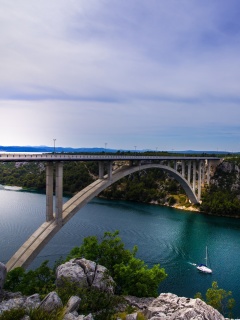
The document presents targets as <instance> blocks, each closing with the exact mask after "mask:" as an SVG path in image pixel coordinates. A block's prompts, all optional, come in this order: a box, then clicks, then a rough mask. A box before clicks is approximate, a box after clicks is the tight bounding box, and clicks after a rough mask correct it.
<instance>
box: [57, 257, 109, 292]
mask: <svg viewBox="0 0 240 320" xmlns="http://www.w3.org/2000/svg"><path fill="white" fill-rule="evenodd" d="M65 281H71V282H73V283H75V284H76V285H77V286H79V287H93V288H97V289H99V290H101V291H106V292H109V293H112V294H113V293H114V281H113V279H112V277H110V276H109V275H108V272H107V269H106V268H105V267H104V266H101V265H97V264H96V263H95V262H93V261H90V260H87V259H84V258H82V259H71V260H70V261H68V262H66V263H64V264H62V265H60V266H59V267H58V268H57V271H56V285H57V287H60V286H62V285H63V284H64V282H65Z"/></svg>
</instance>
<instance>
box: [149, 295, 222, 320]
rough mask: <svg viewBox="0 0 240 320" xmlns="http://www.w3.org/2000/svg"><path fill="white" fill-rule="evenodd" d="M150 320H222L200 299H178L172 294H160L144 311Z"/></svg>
mask: <svg viewBox="0 0 240 320" xmlns="http://www.w3.org/2000/svg"><path fill="white" fill-rule="evenodd" d="M145 315H146V316H147V319H150V320H173V319H178V320H224V317H223V316H222V315H221V314H220V313H219V312H218V311H217V310H215V309H214V308H212V307H211V306H209V305H207V304H206V303H205V302H203V301H202V300H200V299H190V298H185V297H178V296H177V295H175V294H172V293H162V294H160V296H159V297H158V298H156V299H155V300H154V301H153V302H152V303H151V304H150V305H149V307H148V308H147V309H146V311H145Z"/></svg>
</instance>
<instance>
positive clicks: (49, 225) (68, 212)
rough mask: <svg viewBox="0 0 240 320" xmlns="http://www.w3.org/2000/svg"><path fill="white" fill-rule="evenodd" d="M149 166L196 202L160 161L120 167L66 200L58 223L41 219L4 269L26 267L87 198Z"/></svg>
mask: <svg viewBox="0 0 240 320" xmlns="http://www.w3.org/2000/svg"><path fill="white" fill-rule="evenodd" d="M151 168H158V169H161V170H164V171H166V172H168V173H169V174H170V175H171V176H173V177H174V178H175V179H176V180H177V181H178V182H179V183H180V184H181V186H182V187H183V189H184V190H185V192H186V194H187V196H188V197H189V199H190V201H191V202H192V203H198V200H197V197H196V195H195V194H194V192H193V190H192V188H191V185H190V183H189V182H188V181H187V180H186V179H185V178H184V177H183V176H182V175H181V174H180V173H179V172H177V171H176V170H174V169H173V168H171V167H168V166H165V165H161V164H145V165H139V166H124V167H121V168H120V169H117V170H115V171H114V172H113V173H112V175H111V179H108V176H104V179H98V180H96V181H95V182H93V183H92V184H90V185H89V186H87V187H86V188H84V189H83V190H81V191H80V192H78V193H77V194H76V195H75V196H73V197H72V198H71V199H69V200H68V201H67V202H66V203H65V204H64V205H63V210H62V221H60V223H59V221H57V220H56V219H53V220H51V221H48V222H44V223H43V224H42V225H41V226H40V227H39V228H38V229H37V230H36V231H35V232H34V233H33V234H32V235H31V236H30V238H29V239H28V240H27V241H26V242H25V243H24V244H23V245H22V246H21V247H20V249H19V250H18V251H17V252H16V253H15V254H14V255H13V256H12V258H11V259H10V260H9V261H8V262H7V264H6V267H7V270H8V271H10V270H12V269H14V268H16V267H23V268H27V267H28V266H29V265H30V263H31V262H32V261H33V260H34V258H35V257H36V256H37V255H38V254H39V253H40V251H41V250H42V249H43V248H44V247H45V245H46V244H47V243H48V242H49V241H50V240H51V239H52V238H53V236H54V235H55V234H56V233H57V232H58V231H59V230H60V229H61V228H62V227H63V225H65V224H66V223H67V222H68V221H69V220H70V219H71V218H72V217H73V216H74V215H75V214H76V213H77V212H78V211H79V210H80V209H81V208H82V207H84V206H85V205H86V204H87V203H88V202H89V201H90V200H92V199H93V198H94V197H96V196H97V195H98V194H99V193H100V192H102V191H103V190H104V189H106V188H107V187H109V186H110V185H111V184H113V183H115V182H116V181H118V180H120V179H121V178H123V177H125V176H127V175H129V174H131V173H134V172H137V171H141V170H147V169H151Z"/></svg>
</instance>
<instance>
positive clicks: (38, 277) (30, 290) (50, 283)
mask: <svg viewBox="0 0 240 320" xmlns="http://www.w3.org/2000/svg"><path fill="white" fill-rule="evenodd" d="M47 264H48V261H47V260H46V261H44V262H43V263H42V264H41V265H40V267H38V268H37V269H35V270H30V271H25V270H24V269H23V268H22V267H17V268H15V269H13V270H12V271H9V272H8V273H7V277H6V281H5V284H4V289H5V290H9V291H12V292H17V291H20V292H21V293H22V294H24V295H31V294H34V293H36V292H37V293H39V294H40V295H42V296H44V295H46V294H47V293H49V292H51V291H53V290H54V289H55V284H54V282H55V273H54V270H53V269H51V268H50V267H48V265H47Z"/></svg>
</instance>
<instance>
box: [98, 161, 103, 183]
mask: <svg viewBox="0 0 240 320" xmlns="http://www.w3.org/2000/svg"><path fill="white" fill-rule="evenodd" d="M103 176H104V162H103V161H99V162H98V177H99V179H103Z"/></svg>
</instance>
